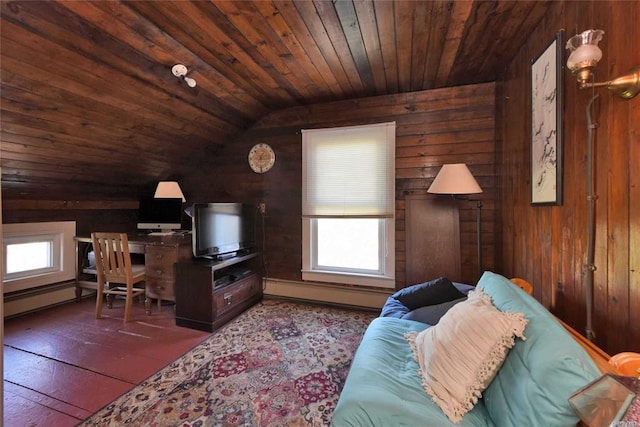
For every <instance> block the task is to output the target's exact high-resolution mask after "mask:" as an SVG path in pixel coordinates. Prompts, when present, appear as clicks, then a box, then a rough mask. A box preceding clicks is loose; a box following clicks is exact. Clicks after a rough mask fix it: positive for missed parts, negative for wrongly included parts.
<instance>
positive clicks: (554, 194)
mask: <svg viewBox="0 0 640 427" xmlns="http://www.w3.org/2000/svg"><path fill="white" fill-rule="evenodd" d="M562 39H563V31H562V30H560V31H559V32H558V34H556V37H555V38H554V39H553V40H552V41H551V43H550V44H549V45H548V46H547V47H546V48H545V49H544V51H542V53H540V55H539V56H538V57H536V58H535V59H534V60H533V61H531V204H532V205H561V204H562V70H563V54H562V48H563V47H562Z"/></svg>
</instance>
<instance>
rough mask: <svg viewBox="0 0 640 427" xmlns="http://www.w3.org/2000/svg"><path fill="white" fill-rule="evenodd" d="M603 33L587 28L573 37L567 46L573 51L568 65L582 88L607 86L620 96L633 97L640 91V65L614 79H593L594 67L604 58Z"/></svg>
mask: <svg viewBox="0 0 640 427" xmlns="http://www.w3.org/2000/svg"><path fill="white" fill-rule="evenodd" d="M603 35H604V31H602V30H586V31H583V32H582V33H580V34H576V35H575V36H573V37H571V38H570V39H569V40H568V41H567V46H566V48H567V49H569V51H570V52H571V54H570V55H569V59H567V67H568V68H569V69H570V70H571V72H573V75H574V76H576V79H577V80H578V83H580V88H581V89H584V88H588V87H602V86H606V87H607V89H609V90H610V91H611V92H613V93H615V94H616V95H618V96H619V97H621V98H625V99H631V98H633V97H634V96H636V95H637V94H638V92H640V66H636V67H634V68H632V69H631V70H630V71H629V72H628V73H627V74H625V75H622V76H620V77H617V78H615V79H613V80H609V81H606V82H594V81H592V80H593V69H594V68H595V67H596V65H598V61H600V59H601V58H602V51H601V50H600V48H599V47H598V42H599V41H600V40H602V36H603Z"/></svg>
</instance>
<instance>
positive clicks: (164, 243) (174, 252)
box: [74, 233, 193, 314]
mask: <svg viewBox="0 0 640 427" xmlns="http://www.w3.org/2000/svg"><path fill="white" fill-rule="evenodd" d="M128 238H129V252H130V253H131V254H140V255H144V265H145V275H146V280H145V297H146V298H145V308H146V311H147V314H150V313H151V300H152V299H156V300H157V302H158V308H160V304H161V302H162V301H173V302H175V300H176V296H175V295H176V294H175V283H176V280H175V279H176V275H175V263H177V262H179V261H185V260H190V259H192V258H193V254H192V249H191V234H184V235H183V234H172V235H169V236H150V235H148V234H139V233H132V234H129V235H128ZM74 240H75V242H76V300H80V298H81V297H82V290H83V289H93V290H96V289H97V285H96V282H95V281H94V280H89V279H90V278H92V276H94V275H95V270H91V269H90V268H85V267H84V265H83V264H80V263H81V262H83V261H84V259H85V257H86V255H85V254H86V253H88V252H89V250H88V247H87V246H86V245H91V237H81V236H76V237H74ZM82 245H85V251H82V254H81V246H82ZM81 260H82V261H81Z"/></svg>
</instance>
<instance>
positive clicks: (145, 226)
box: [138, 199, 182, 231]
mask: <svg viewBox="0 0 640 427" xmlns="http://www.w3.org/2000/svg"><path fill="white" fill-rule="evenodd" d="M180 228H182V199H145V200H141V201H140V211H139V216H138V229H139V230H163V231H170V230H179V229H180Z"/></svg>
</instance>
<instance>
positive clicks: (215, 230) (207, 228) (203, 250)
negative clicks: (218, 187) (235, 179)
mask: <svg viewBox="0 0 640 427" xmlns="http://www.w3.org/2000/svg"><path fill="white" fill-rule="evenodd" d="M255 218H256V208H255V207H254V206H251V205H246V204H242V203H202V204H195V205H194V206H193V217H192V224H193V230H192V233H193V235H192V240H193V255H194V256H196V257H208V258H215V257H219V256H221V255H223V254H233V253H235V252H238V251H241V250H245V249H249V248H251V247H253V246H255Z"/></svg>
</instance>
